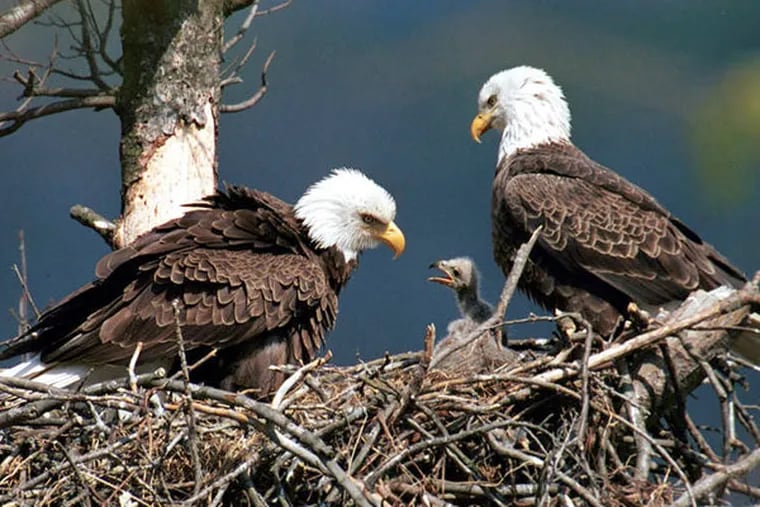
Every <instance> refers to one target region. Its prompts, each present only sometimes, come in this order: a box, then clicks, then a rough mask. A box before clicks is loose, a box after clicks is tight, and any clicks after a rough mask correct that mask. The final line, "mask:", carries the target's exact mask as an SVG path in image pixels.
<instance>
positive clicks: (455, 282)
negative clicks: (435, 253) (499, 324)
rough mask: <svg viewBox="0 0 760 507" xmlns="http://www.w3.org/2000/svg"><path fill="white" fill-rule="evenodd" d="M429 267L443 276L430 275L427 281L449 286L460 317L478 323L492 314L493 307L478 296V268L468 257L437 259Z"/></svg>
mask: <svg viewBox="0 0 760 507" xmlns="http://www.w3.org/2000/svg"><path fill="white" fill-rule="evenodd" d="M430 268H431V269H432V268H436V269H439V270H440V271H441V272H442V273H443V275H444V276H431V277H429V278H428V281H430V282H435V283H439V284H441V285H444V286H446V287H449V288H451V290H453V291H454V293H455V294H456V297H457V305H458V306H459V311H460V312H462V317H464V318H466V319H470V320H472V321H473V322H475V323H477V324H480V323H482V322H485V321H487V320H488V319H490V318H491V315H493V307H492V306H491V305H490V304H488V303H487V302H486V301H484V300H483V299H481V298H480V289H479V287H478V285H479V279H480V275H479V274H478V268H477V267H475V263H474V262H473V260H472V259H470V258H469V257H455V258H453V259H446V260H437V261H435V262H434V263H432V264H431V265H430Z"/></svg>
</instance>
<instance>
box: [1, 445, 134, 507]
mask: <svg viewBox="0 0 760 507" xmlns="http://www.w3.org/2000/svg"><path fill="white" fill-rule="evenodd" d="M138 433H139V430H138V431H137V432H135V433H133V434H131V435H129V436H127V437H123V438H120V439H118V440H116V441H115V442H113V443H111V444H109V445H108V446H106V447H103V448H102V449H96V450H94V451H91V452H88V453H87V454H80V455H79V456H76V457H72V461H73V463H74V465H78V464H80V463H87V462H88V461H92V460H95V459H98V458H101V457H103V456H108V455H109V454H111V453H113V452H114V451H116V449H118V448H120V447H123V446H125V445H127V444H128V443H130V442H132V441H133V440H135V439H137V437H138V436H139V434H138ZM69 466H71V464H70V463H69V462H66V463H60V464H58V465H56V466H54V467H52V468H49V469H48V470H46V471H45V472H43V473H41V474H39V475H37V476H35V477H32V478H31V479H29V480H28V481H26V482H24V483H23V484H20V485H19V486H17V487H16V488H14V489H13V490H12V491H11V492H10V493H9V494H6V495H2V496H0V502H3V503H4V502H7V501H9V500H11V499H14V498H16V499H18V498H21V497H22V495H21V493H22V492H23V491H26V490H28V489H32V488H34V487H37V486H38V485H40V484H42V483H44V482H45V481H47V480H48V479H49V478H50V477H53V476H55V475H57V474H59V473H60V472H61V471H63V470H65V469H66V468H67V467H69Z"/></svg>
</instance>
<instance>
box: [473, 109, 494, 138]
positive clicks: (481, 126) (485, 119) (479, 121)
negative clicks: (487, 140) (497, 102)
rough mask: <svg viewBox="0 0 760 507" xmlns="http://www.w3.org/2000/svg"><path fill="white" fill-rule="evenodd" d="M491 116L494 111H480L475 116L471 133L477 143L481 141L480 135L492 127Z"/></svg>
mask: <svg viewBox="0 0 760 507" xmlns="http://www.w3.org/2000/svg"><path fill="white" fill-rule="evenodd" d="M491 116H492V113H490V112H487V113H478V115H477V116H476V117H475V118H473V120H472V124H471V125H470V134H472V139H473V141H475V142H476V143H479V142H480V136H481V135H482V134H483V132H485V131H486V130H488V129H490V128H491Z"/></svg>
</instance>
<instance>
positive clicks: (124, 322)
mask: <svg viewBox="0 0 760 507" xmlns="http://www.w3.org/2000/svg"><path fill="white" fill-rule="evenodd" d="M395 215H396V204H395V202H394V200H393V197H392V196H391V195H390V194H389V193H388V192H387V191H386V190H385V189H384V188H382V187H380V186H379V185H377V184H376V183H375V182H373V181H372V180H371V179H369V178H368V177H366V176H365V175H364V174H362V173H361V172H359V171H356V170H353V169H337V170H335V171H333V172H332V174H330V175H329V176H328V177H326V178H325V179H323V180H321V181H319V182H317V183H315V184H314V185H312V186H311V187H310V188H309V189H308V190H307V191H306V193H305V194H304V195H303V196H302V197H301V198H300V199H299V200H298V202H297V203H296V205H295V206H291V205H289V204H287V203H285V202H283V201H281V200H280V199H278V198H276V197H274V196H272V195H270V194H268V193H266V192H261V191H257V190H252V189H247V188H243V187H229V188H228V189H227V191H226V192H220V193H218V194H217V195H215V196H212V197H209V198H208V199H206V200H205V202H204V203H202V204H200V205H199V207H198V209H193V210H192V211H188V212H187V213H186V214H185V215H184V216H182V217H180V218H177V219H174V220H171V221H169V222H167V223H165V224H163V225H161V226H158V227H156V228H155V229H153V230H152V231H150V232H148V233H146V234H145V235H143V236H141V237H140V238H139V239H138V240H137V241H135V242H134V243H133V244H132V245H130V246H128V247H126V248H122V249H120V250H117V251H114V252H111V253H109V254H108V255H106V256H105V257H103V258H102V259H101V260H100V262H99V263H98V265H97V268H96V275H97V280H95V281H94V282H92V283H90V284H88V285H85V286H84V287H82V288H81V289H79V290H78V291H76V292H74V293H73V294H71V295H69V296H68V297H66V298H65V299H64V300H63V301H61V302H60V303H58V304H57V305H55V306H54V307H52V308H50V309H49V310H47V311H46V312H45V313H44V314H43V315H42V316H41V317H40V319H39V322H37V324H36V325H34V327H32V328H31V329H30V330H29V331H28V332H27V333H24V334H23V335H21V336H19V337H17V338H14V339H11V340H10V341H8V342H6V343H5V344H3V345H2V346H0V359H6V358H9V357H13V356H18V355H20V354H25V353H34V354H36V356H35V357H34V358H33V359H32V360H29V361H24V362H22V363H21V364H19V365H17V366H16V367H13V368H10V369H7V370H5V371H3V372H2V375H14V376H23V377H26V378H31V379H35V380H38V381H41V382H45V383H48V384H54V385H57V386H67V385H71V384H74V383H77V382H81V381H83V380H87V382H93V381H96V380H99V379H103V378H109V377H113V376H124V375H125V374H126V369H125V367H126V364H127V363H128V361H129V360H130V358H131V357H132V355H133V353H134V351H135V347H136V346H137V344H138V342H142V351H141V352H140V355H139V358H140V362H141V364H142V371H146V370H148V371H149V368H150V369H154V368H156V367H158V366H164V367H169V368H171V365H172V364H173V363H174V362H175V360H176V356H177V339H176V323H177V322H179V324H180V326H181V331H182V336H183V339H184V343H185V348H186V350H187V351H188V355H189V356H190V357H192V358H200V357H203V356H204V355H205V354H206V353H208V352H209V351H210V350H212V349H214V348H216V349H217V350H218V351H217V354H216V356H215V357H214V358H213V359H211V360H210V361H209V362H208V363H206V364H205V365H204V366H203V367H201V368H200V369H199V370H197V371H196V372H194V375H195V376H194V380H195V381H199V382H205V383H207V384H211V385H218V386H220V387H222V388H224V389H230V390H236V389H243V388H247V389H254V390H257V391H258V392H259V393H261V394H267V393H269V392H271V391H272V390H274V389H275V388H276V387H277V386H278V385H279V384H280V383H281V382H282V380H283V378H282V374H280V373H277V372H273V371H271V370H270V369H269V366H270V365H282V364H287V363H297V362H299V361H308V360H309V359H311V358H312V357H313V356H314V354H315V353H316V351H317V349H318V348H319V347H320V346H321V345H322V344H323V343H324V335H325V332H326V331H329V330H330V329H331V328H332V327H333V325H334V323H335V318H336V314H337V312H338V294H339V292H340V290H341V288H342V287H343V286H344V285H345V284H346V282H347V281H348V279H349V277H350V275H351V273H352V271H353V270H354V269H355V268H356V265H357V260H358V256H359V254H360V253H361V252H362V251H363V250H366V249H369V248H374V247H376V246H378V245H379V244H380V243H385V244H386V245H388V246H389V247H390V248H391V249H392V250H393V252H394V254H395V255H396V256H398V255H400V254H401V252H402V251H403V250H404V245H405V240H404V235H403V234H402V232H401V230H400V229H399V228H398V227H397V226H396V224H395V223H394V222H393V220H394V218H395ZM174 301H177V302H178V305H177V309H178V310H177V311H176V312H175V307H174V304H173V302H174Z"/></svg>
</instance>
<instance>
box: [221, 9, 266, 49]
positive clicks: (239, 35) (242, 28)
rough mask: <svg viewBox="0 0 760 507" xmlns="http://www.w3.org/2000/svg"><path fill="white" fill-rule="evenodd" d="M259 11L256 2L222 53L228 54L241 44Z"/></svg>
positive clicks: (224, 46)
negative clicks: (236, 45)
mask: <svg viewBox="0 0 760 507" xmlns="http://www.w3.org/2000/svg"><path fill="white" fill-rule="evenodd" d="M258 10H259V2H258V1H255V2H253V5H251V9H250V10H249V11H248V15H247V16H246V17H245V19H244V20H243V22H242V23H241V24H240V28H238V31H237V33H236V34H235V35H234V36H233V37H232V38H231V39H230V40H228V41H227V42H225V43H224V45H223V46H222V53H226V52H227V51H229V50H230V49H232V48H233V47H234V46H235V44H237V43H238V42H240V40H241V39H242V38H243V37H244V36H245V32H247V31H248V29H249V28H250V27H251V23H252V22H253V18H254V17H256V11H258Z"/></svg>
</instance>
